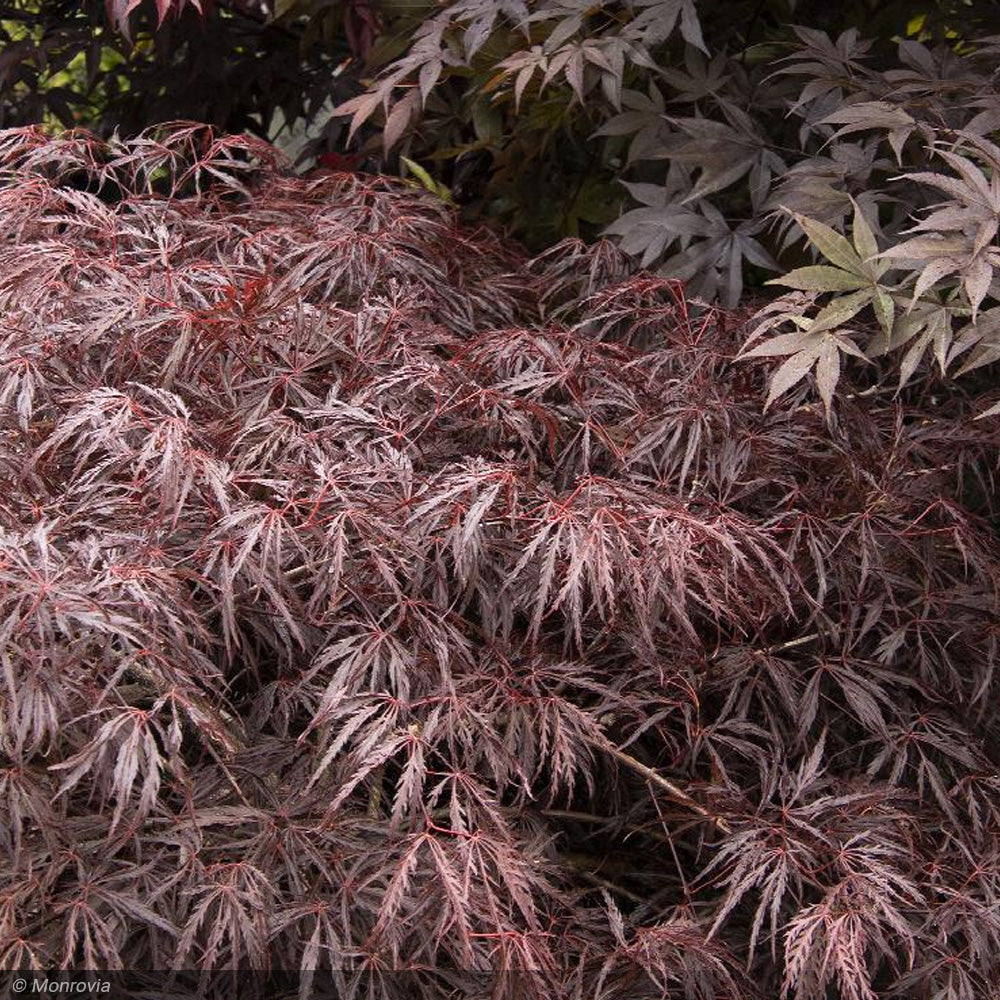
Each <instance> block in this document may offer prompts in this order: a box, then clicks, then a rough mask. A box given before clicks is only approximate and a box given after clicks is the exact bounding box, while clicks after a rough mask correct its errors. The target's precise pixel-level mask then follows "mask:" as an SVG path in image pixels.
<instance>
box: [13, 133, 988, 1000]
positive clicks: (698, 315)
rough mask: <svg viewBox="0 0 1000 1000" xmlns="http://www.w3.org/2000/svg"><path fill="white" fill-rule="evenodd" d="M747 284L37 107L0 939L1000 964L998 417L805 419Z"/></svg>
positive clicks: (625, 979) (671, 976) (715, 980)
mask: <svg viewBox="0 0 1000 1000" xmlns="http://www.w3.org/2000/svg"><path fill="white" fill-rule="evenodd" d="M859 238H861V233H860V231H859V229H858V228H857V223H856V224H855V239H856V240H857V239H859ZM740 320H741V316H740V315H733V314H731V313H727V312H724V311H720V310H718V309H714V308H707V309H705V308H703V309H701V310H700V311H695V310H693V309H692V307H691V305H690V303H689V302H688V300H687V299H686V298H685V296H684V294H683V292H682V289H681V286H680V284H679V283H678V282H676V281H674V280H671V279H668V278H666V277H663V276H657V275H654V274H648V273H639V274H635V273H632V268H631V266H630V264H629V261H628V260H627V258H626V257H625V255H624V254H623V253H622V252H621V250H619V249H617V248H616V247H614V246H613V245H612V244H610V243H608V242H599V243H597V244H595V245H593V246H591V247H588V246H586V245H584V244H583V243H582V242H580V241H572V240H571V241H568V242H563V243H561V244H559V245H558V246H556V247H554V248H552V249H550V250H549V251H547V252H545V253H543V254H541V255H540V256H537V257H535V258H533V259H529V258H528V257H527V256H526V255H525V254H524V253H523V252H522V251H521V250H520V249H519V248H517V247H516V246H514V245H511V244H508V243H506V242H504V241H503V240H502V239H501V238H499V237H498V236H497V235H496V234H495V233H493V232H491V231H489V230H486V229H479V230H475V231H473V230H470V229H467V228H462V227H460V226H459V225H458V223H457V221H456V217H455V215H454V213H453V211H452V210H451V209H449V208H448V207H447V206H445V205H444V204H443V203H442V202H441V200H440V199H437V198H434V197H433V196H432V195H430V194H428V193H424V192H420V191H416V190H413V189H412V188H409V187H407V186H405V185H403V184H401V183H400V182H399V181H393V180H391V179H385V178H376V177H372V176H369V175H363V174H352V173H344V172H332V173H330V174H329V175H328V176H324V177H320V178H317V179H313V180H304V179H301V178H296V177H293V176H290V174H289V172H288V170H287V168H286V166H285V165H283V164H282V162H281V160H280V157H279V156H278V154H276V152H275V151H274V150H273V149H272V148H271V147H270V146H267V145H266V144H264V143H262V142H260V141H258V140H254V139H251V138H248V137H242V138H235V137H222V138H220V137H218V136H217V135H216V134H215V133H213V132H212V130H210V129H208V128H206V127H203V126H191V125H174V126H170V127H163V128H159V129H157V130H153V131H150V132H146V133H144V134H142V135H141V136H139V137H138V138H136V139H134V140H131V141H123V140H117V139H116V140H113V141H110V142H107V143H105V142H101V141H99V140H98V139H96V138H95V137H93V136H89V135H87V134H84V133H72V134H66V135H62V136H60V137H55V138H53V137H48V136H46V135H45V134H44V133H43V132H42V131H41V130H39V129H37V128H25V129H14V130H8V131H7V132H4V133H2V135H0V470H2V476H3V482H4V484H5V488H4V490H3V492H2V494H0V633H2V645H0V650H2V653H0V656H2V661H0V666H2V670H0V856H2V862H3V863H2V864H0V965H2V966H3V967H4V968H26V967H38V968H53V967H64V968H84V967H87V968H93V967H97V968H107V967H122V966H124V967H128V968H164V967H170V966H174V967H176V968H182V969H183V968H187V969H190V968H192V967H193V968H198V969H205V970H208V971H210V972H212V971H214V970H218V969H220V968H224V967H227V966H236V967H244V968H254V969H261V970H266V969H268V968H276V969H288V968H291V969H297V968H302V969H313V968H329V967H333V968H335V969H338V970H341V969H343V970H346V972H345V973H344V974H345V975H351V974H353V973H354V972H363V971H365V970H372V969H375V970H380V969H392V968H403V969H411V970H414V975H415V978H414V979H412V980H408V981H407V982H406V984H405V995H407V996H410V997H412V996H422V997H428V998H438V997H444V996H447V995H449V992H448V990H449V989H451V988H452V987H453V986H454V985H455V983H456V982H458V983H460V982H461V981H462V980H461V976H462V975H463V974H468V975H471V973H473V972H475V971H477V970H478V971H481V972H485V973H489V974H491V975H493V976H495V978H496V983H495V989H496V995H501V996H502V995H509V996H512V997H513V996H517V997H543V996H544V997H553V996H559V997H564V996H565V997H581V998H582V997H584V996H586V997H601V998H608V1000H610V998H621V1000H625V998H629V1000H634V998H641V997H678V998H681V997H683V998H686V1000H694V998H703V1000H707V998H710V997H717V996H725V997H733V998H737V997H747V998H750V997H773V996H784V997H789V998H792V997H794V998H796V1000H823V998H826V997H828V996H829V995H830V994H831V992H833V993H834V995H839V996H841V997H844V998H849V1000H856V998H857V1000H860V998H871V997H886V998H889V997H897V996H926V997H942V998H956V1000H957V998H961V1000H982V998H984V997H989V996H992V995H994V993H995V984H996V982H997V981H998V980H1000V965H998V957H997V956H998V955H1000V925H998V918H997V892H998V889H997V885H998V879H1000V866H998V860H997V859H998V857H1000V855H998V846H1000V842H998V830H1000V827H998V821H1000V795H998V792H1000V787H998V779H997V763H998V762H997V757H996V747H997V746H998V745H1000V744H998V735H1000V734H998V732H997V717H996V712H995V710H994V706H995V704H996V698H997V694H998V680H997V673H996V670H995V667H996V661H997V655H998V653H997V639H998V632H997V621H998V615H997V611H998V607H997V605H998V592H1000V590H998V583H1000V553H998V550H997V540H996V533H995V525H996V516H997V508H996V502H995V499H994V497H995V494H996V490H995V481H994V476H995V473H996V468H997V427H996V422H995V421H994V420H985V421H979V422H972V421H970V419H969V418H970V416H971V415H972V414H974V413H976V412H978V411H979V410H981V409H982V406H983V402H982V399H981V397H980V395H979V394H978V393H977V392H974V391H973V390H974V389H975V387H976V385H977V383H976V382H974V381H969V382H966V383H962V386H963V387H964V388H963V389H962V391H954V392H952V393H949V394H948V395H947V396H945V397H943V398H940V399H937V400H936V402H935V400H934V399H932V398H931V390H930V388H929V386H928V384H926V383H916V384H914V385H912V386H911V387H909V388H907V389H905V390H904V391H903V392H901V393H899V394H896V393H895V392H894V389H893V388H892V387H890V388H889V390H888V391H887V390H885V389H884V388H883V386H884V385H885V379H886V376H887V374H888V369H886V368H885V367H883V366H884V365H885V362H884V361H883V360H882V359H880V358H876V359H875V360H874V361H873V362H872V363H871V364H870V365H867V366H863V367H859V368H858V369H857V372H854V371H850V370H849V371H847V372H845V374H843V376H842V377H841V386H840V390H839V392H838V393H837V394H836V395H835V396H833V397H831V399H830V403H829V413H828V414H824V412H823V410H822V408H820V407H818V406H817V405H816V404H814V403H812V402H810V401H809V394H810V386H809V384H808V379H803V380H800V381H799V382H798V383H797V384H795V385H794V386H793V387H792V388H791V389H790V391H789V393H788V394H787V395H783V396H782V397H781V399H779V400H778V401H777V402H776V404H775V405H773V406H772V407H770V408H769V409H768V411H767V412H766V413H765V412H762V408H761V398H762V395H763V393H764V391H765V385H766V381H767V375H768V371H767V367H766V363H765V362H762V361H758V360H755V359H753V358H751V359H749V360H745V361H736V360H735V357H736V355H737V353H738V352H739V350H740V349H741V346H742V345H743V342H744V335H743V333H742V328H741V325H740ZM831 363H832V362H831ZM813 377H815V378H816V379H817V380H819V381H820V385H819V388H820V389H822V388H823V383H822V379H824V378H828V376H827V375H824V374H823V373H822V372H818V373H817V374H816V375H815V376H810V378H813ZM772 392H773V387H772ZM512 969H513V970H520V975H519V977H518V978H517V979H516V980H515V979H514V978H512V977H511V976H510V975H507V976H505V975H504V974H503V970H512ZM379 991H380V993H381V995H385V996H392V995H394V993H393V991H395V992H396V993H402V992H403V987H402V986H401V984H400V983H399V982H397V981H394V980H393V979H391V978H388V979H386V980H385V982H384V983H382V984H381V985H380V987H379Z"/></svg>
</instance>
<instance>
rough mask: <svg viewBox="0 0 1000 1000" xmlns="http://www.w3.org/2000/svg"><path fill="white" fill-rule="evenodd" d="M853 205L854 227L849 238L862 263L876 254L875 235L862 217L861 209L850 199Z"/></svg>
mask: <svg viewBox="0 0 1000 1000" xmlns="http://www.w3.org/2000/svg"><path fill="white" fill-rule="evenodd" d="M851 201H852V202H853V204H854V225H853V228H852V231H851V236H852V237H853V240H854V249H855V250H857V251H858V256H859V257H860V258H861V260H862V261H866V260H869V258H872V257H874V256H875V255H876V254H877V253H878V243H877V242H876V241H875V234H874V233H873V232H872V229H871V226H869V225H868V220H867V219H866V218H865V217H864V215H863V213H862V211H861V207H860V206H859V205H858V203H857V202H856V201H854V199H853V198H852V199H851Z"/></svg>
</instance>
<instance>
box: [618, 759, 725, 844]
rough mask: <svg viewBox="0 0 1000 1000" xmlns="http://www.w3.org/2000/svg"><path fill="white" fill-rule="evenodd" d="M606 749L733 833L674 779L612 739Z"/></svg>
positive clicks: (637, 771) (677, 798) (720, 826)
mask: <svg viewBox="0 0 1000 1000" xmlns="http://www.w3.org/2000/svg"><path fill="white" fill-rule="evenodd" d="M605 749H606V750H607V751H608V753H609V754H611V756H612V757H614V758H615V760H617V761H620V762H621V763H622V764H624V765H625V766H626V767H630V768H631V769H632V770H633V771H635V772H636V773H637V774H641V775H642V776H643V777H644V778H645V779H646V780H647V781H651V782H652V783H653V784H654V785H658V786H659V787H660V788H662V789H663V790H664V791H665V792H666V793H667V794H668V795H669V796H670V797H671V798H672V799H674V800H676V801H677V802H680V803H682V804H683V805H685V806H687V808H688V809H690V810H691V811H692V812H696V813H697V814H698V815H699V816H701V817H703V818H704V819H707V820H711V821H712V822H713V823H714V824H715V825H716V826H717V827H718V828H719V829H720V830H721V831H722V832H723V833H732V832H733V828H732V827H731V826H730V825H729V824H728V823H727V822H726V821H725V820H724V819H723V818H722V817H721V816H716V815H715V814H714V813H711V812H709V810H707V809H706V808H705V807H704V806H703V805H700V804H699V803H698V802H696V801H695V800H694V799H693V798H691V796H690V795H688V794H687V792H684V791H682V790H681V789H680V788H678V787H677V786H676V785H675V784H674V783H673V782H672V781H669V780H668V779H667V778H664V777H663V775H662V774H660V773H659V772H658V771H654V770H653V768H651V767H647V766H646V765H645V764H643V763H642V761H639V760H636V759H635V757H633V756H632V755H631V754H627V753H625V751H624V750H619V749H618V747H616V746H615V745H614V744H613V743H611V742H610V741H609V742H608V744H607V745H606V747H605Z"/></svg>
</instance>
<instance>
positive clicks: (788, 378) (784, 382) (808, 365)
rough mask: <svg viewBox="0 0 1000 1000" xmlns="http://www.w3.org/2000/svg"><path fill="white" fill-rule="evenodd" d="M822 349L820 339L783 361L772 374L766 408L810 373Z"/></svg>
mask: <svg viewBox="0 0 1000 1000" xmlns="http://www.w3.org/2000/svg"><path fill="white" fill-rule="evenodd" d="M822 350H823V343H822V341H820V342H818V343H814V344H813V345H812V346H811V347H808V348H807V349H806V350H804V351H799V352H798V354H793V355H792V356H791V357H790V358H788V360H787V361H785V362H783V363H782V365H781V366H780V367H779V368H778V370H777V371H776V372H775V373H774V375H772V376H771V385H770V388H769V390H768V393H767V400H766V401H765V403H764V409H765V410H767V409H768V408H769V407H770V406H771V404H772V403H773V402H774V401H775V400H776V399H777V398H778V397H779V396H783V395H784V394H785V393H786V392H788V390H789V389H791V388H792V387H793V386H795V385H797V384H798V383H799V382H801V381H802V379H804V378H805V377H806V376H807V375H808V374H809V372H810V371H811V370H812V366H813V365H814V364H815V363H816V359H817V358H818V357H819V356H820V353H821V352H822Z"/></svg>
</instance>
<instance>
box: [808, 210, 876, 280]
mask: <svg viewBox="0 0 1000 1000" xmlns="http://www.w3.org/2000/svg"><path fill="white" fill-rule="evenodd" d="M792 215H793V216H794V218H795V221H796V222H797V223H798V224H799V225H800V226H801V227H802V231H803V232H804V233H805V234H806V237H807V238H808V239H809V242H810V243H812V245H813V246H814V247H816V249H817V250H819V252H820V253H821V254H822V255H823V256H824V257H825V258H826V259H827V260H828V261H829V262H830V263H831V264H833V265H834V266H835V267H839V268H841V269H842V270H844V271H850V272H851V274H856V275H857V276H858V277H859V278H867V277H868V275H867V274H866V273H865V267H864V264H863V263H862V260H861V258H860V257H859V256H858V255H857V253H856V252H855V250H854V247H852V246H851V244H850V243H848V242H847V240H846V238H845V237H843V236H841V235H840V233H838V232H837V231H836V230H834V229H831V228H830V226H828V225H826V223H823V222H817V221H816V220H815V219H810V218H808V216H805V215H799V213H798V212H792Z"/></svg>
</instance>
